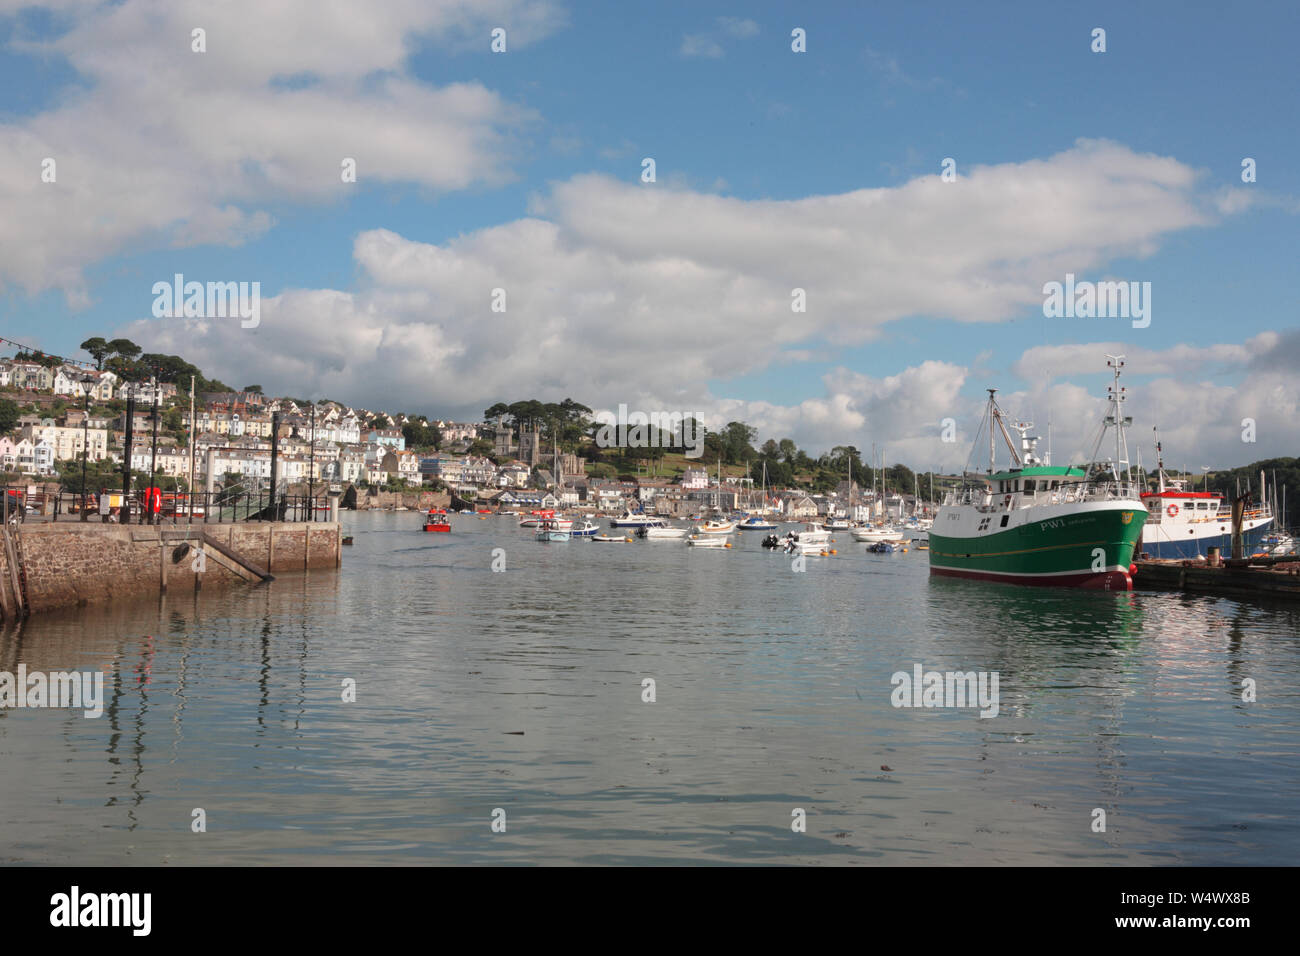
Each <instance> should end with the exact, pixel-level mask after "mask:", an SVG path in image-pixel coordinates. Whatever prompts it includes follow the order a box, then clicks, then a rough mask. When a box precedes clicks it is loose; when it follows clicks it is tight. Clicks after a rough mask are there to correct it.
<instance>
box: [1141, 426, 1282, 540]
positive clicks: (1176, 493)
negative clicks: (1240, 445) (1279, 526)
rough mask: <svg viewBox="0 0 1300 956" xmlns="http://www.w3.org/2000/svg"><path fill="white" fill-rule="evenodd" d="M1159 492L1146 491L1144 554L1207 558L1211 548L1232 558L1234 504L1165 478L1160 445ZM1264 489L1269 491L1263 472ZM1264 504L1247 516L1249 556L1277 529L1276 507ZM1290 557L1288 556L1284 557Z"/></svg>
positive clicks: (1244, 531) (1243, 533)
mask: <svg viewBox="0 0 1300 956" xmlns="http://www.w3.org/2000/svg"><path fill="white" fill-rule="evenodd" d="M1156 469H1157V471H1156V476H1157V481H1158V485H1157V488H1158V490H1156V491H1143V492H1142V501H1143V503H1144V504H1145V505H1146V509H1147V520H1146V524H1144V525H1143V526H1142V538H1141V545H1140V547H1141V550H1142V551H1144V552H1146V553H1147V554H1148V555H1150V556H1151V557H1153V558H1175V559H1178V558H1181V559H1184V560H1186V559H1189V558H1191V559H1196V558H1203V557H1205V556H1206V555H1207V554H1208V553H1209V549H1210V548H1218V549H1219V550H1220V552H1221V553H1222V554H1224V555H1230V554H1232V503H1231V502H1230V501H1228V500H1227V499H1225V498H1224V497H1223V495H1220V494H1217V493H1215V492H1212V491H1192V490H1191V489H1190V488H1188V487H1187V486H1186V483H1185V482H1183V481H1179V480H1177V479H1170V478H1166V477H1165V462H1164V449H1163V446H1162V445H1161V443H1160V441H1159V440H1158V439H1157V441H1156ZM1260 488H1261V489H1266V488H1267V485H1266V484H1265V482H1264V474H1263V472H1260ZM1261 497H1262V498H1263V500H1261V501H1260V503H1259V504H1258V505H1256V506H1254V507H1252V508H1248V509H1247V510H1245V511H1244V512H1243V513H1242V519H1241V537H1242V544H1243V546H1244V548H1245V552H1244V553H1245V554H1247V555H1250V554H1254V553H1255V552H1256V551H1257V550H1259V548H1260V547H1261V546H1262V542H1263V541H1264V539H1265V537H1266V536H1267V535H1268V532H1269V529H1270V527H1271V526H1272V524H1273V518H1274V515H1273V509H1272V502H1270V501H1268V500H1267V497H1265V496H1263V495H1261ZM1282 553H1283V554H1286V552H1285V551H1283V552H1282Z"/></svg>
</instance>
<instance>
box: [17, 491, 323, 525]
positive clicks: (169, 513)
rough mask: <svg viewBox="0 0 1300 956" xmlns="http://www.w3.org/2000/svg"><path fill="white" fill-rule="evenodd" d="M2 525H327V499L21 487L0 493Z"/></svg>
mask: <svg viewBox="0 0 1300 956" xmlns="http://www.w3.org/2000/svg"><path fill="white" fill-rule="evenodd" d="M0 492H2V494H0V519H2V520H4V521H40V522H50V521H57V522H87V523H96V524H100V523H102V524H164V525H181V524H230V523H237V522H244V521H328V520H329V519H330V500H329V497H328V495H325V494H316V495H312V496H308V495H290V494H279V495H276V496H275V497H274V498H273V497H272V496H271V494H270V493H269V492H267V491H257V492H250V491H228V492H227V491H212V492H204V491H200V492H194V493H193V494H186V493H184V492H163V493H161V495H160V494H158V493H156V492H155V493H153V494H149V493H147V492H145V491H133V492H131V493H130V494H129V495H123V494H122V493H121V492H120V491H113V490H112V489H105V490H103V491H95V492H87V493H86V494H85V495H84V496H83V495H82V494H81V493H80V492H72V491H59V492H40V493H29V492H28V491H27V488H26V486H14V485H10V486H5V487H3V488H0Z"/></svg>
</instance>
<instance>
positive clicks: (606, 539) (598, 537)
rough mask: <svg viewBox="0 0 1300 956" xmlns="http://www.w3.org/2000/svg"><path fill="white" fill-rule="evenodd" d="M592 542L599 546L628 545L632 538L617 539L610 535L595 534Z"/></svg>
mask: <svg viewBox="0 0 1300 956" xmlns="http://www.w3.org/2000/svg"><path fill="white" fill-rule="evenodd" d="M591 540H592V541H594V542H596V543H597V544H626V543H627V542H629V541H631V540H632V539H631V538H616V537H614V536H612V535H608V534H593V535H592V536H591Z"/></svg>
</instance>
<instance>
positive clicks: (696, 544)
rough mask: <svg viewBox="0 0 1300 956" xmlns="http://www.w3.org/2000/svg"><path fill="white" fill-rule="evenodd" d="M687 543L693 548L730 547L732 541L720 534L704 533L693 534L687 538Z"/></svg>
mask: <svg viewBox="0 0 1300 956" xmlns="http://www.w3.org/2000/svg"><path fill="white" fill-rule="evenodd" d="M686 543H687V544H689V545H690V546H691V547H693V548H729V547H731V542H730V541H728V540H727V539H726V538H721V537H718V536H716V535H715V536H713V537H704V536H703V535H697V534H693V535H691V536H690V537H689V538H687V539H686Z"/></svg>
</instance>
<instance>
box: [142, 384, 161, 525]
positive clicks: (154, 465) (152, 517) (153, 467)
mask: <svg viewBox="0 0 1300 956" xmlns="http://www.w3.org/2000/svg"><path fill="white" fill-rule="evenodd" d="M159 391H160V390H159V388H158V376H157V375H155V376H154V377H153V456H152V457H151V458H150V459H149V490H148V491H146V492H145V496H146V497H147V498H148V500H149V506H150V508H152V506H153V504H154V497H153V494H154V491H153V489H154V488H155V487H156V486H157V481H158V478H157V474H158V392H159ZM161 499H162V495H161V493H160V494H159V496H158V505H159V511H152V510H151V511H150V514H149V523H150V524H161V523H162V514H161V513H160V512H161V506H162V500H161Z"/></svg>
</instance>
